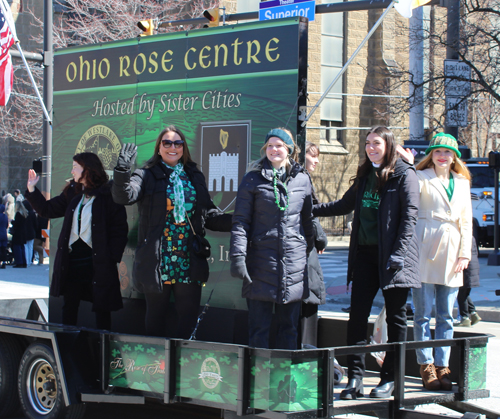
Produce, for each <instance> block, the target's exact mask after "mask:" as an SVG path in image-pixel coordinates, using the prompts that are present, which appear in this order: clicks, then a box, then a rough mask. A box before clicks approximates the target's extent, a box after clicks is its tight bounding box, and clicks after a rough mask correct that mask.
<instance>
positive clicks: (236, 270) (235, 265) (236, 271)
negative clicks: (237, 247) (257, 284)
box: [231, 256, 252, 282]
mask: <svg viewBox="0 0 500 419" xmlns="http://www.w3.org/2000/svg"><path fill="white" fill-rule="evenodd" d="M231 276H234V277H235V278H240V279H246V280H247V281H249V282H252V280H251V279H250V276H249V275H248V271H247V265H246V263H245V256H235V257H232V258H231Z"/></svg>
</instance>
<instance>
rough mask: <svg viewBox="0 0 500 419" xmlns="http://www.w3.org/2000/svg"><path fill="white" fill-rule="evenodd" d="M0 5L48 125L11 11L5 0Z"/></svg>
mask: <svg viewBox="0 0 500 419" xmlns="http://www.w3.org/2000/svg"><path fill="white" fill-rule="evenodd" d="M0 7H1V8H2V12H3V15H4V16H5V21H6V22H7V24H8V25H9V28H10V32H11V33H12V36H13V37H14V40H15V43H16V47H17V50H18V51H19V54H21V59H22V60H23V63H24V66H25V67H26V71H27V72H28V76H29V78H30V80H31V84H32V85H33V88H34V89H35V92H36V95H37V97H38V100H39V101H40V105H41V107H42V110H43V113H44V115H45V118H46V120H47V121H48V123H49V124H50V125H52V120H51V119H50V116H49V113H48V112H47V108H46V107H45V104H44V103H43V99H42V96H41V95H40V92H39V90H38V87H37V85H36V83H35V79H34V78H33V74H32V73H31V69H30V67H29V65H28V62H27V61H26V57H25V56H24V52H23V50H22V48H21V44H20V42H19V39H18V38H17V33H16V28H15V27H12V24H13V22H12V21H11V19H9V16H10V15H9V14H10V13H11V11H10V9H7V6H6V5H5V0H0Z"/></svg>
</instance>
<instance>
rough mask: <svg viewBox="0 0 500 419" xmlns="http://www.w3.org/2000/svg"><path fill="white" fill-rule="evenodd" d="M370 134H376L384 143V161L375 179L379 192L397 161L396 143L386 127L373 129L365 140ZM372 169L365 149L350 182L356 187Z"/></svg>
mask: <svg viewBox="0 0 500 419" xmlns="http://www.w3.org/2000/svg"><path fill="white" fill-rule="evenodd" d="M370 134H377V135H378V136H379V137H381V138H382V139H383V140H384V141H385V155H384V160H383V162H382V163H381V164H380V167H379V169H378V170H377V177H378V182H377V191H380V190H381V189H382V188H383V186H384V185H385V183H386V182H387V180H388V179H389V176H390V174H391V173H392V172H394V167H395V166H396V161H397V159H398V154H397V153H396V141H395V140H394V134H393V133H392V131H391V130H390V129H389V128H387V127H382V126H377V127H373V128H372V129H371V130H370V131H368V133H367V134H366V138H368V136H369V135H370ZM372 167H373V165H372V162H371V161H370V159H369V158H368V155H367V154H366V147H365V160H364V161H363V163H362V164H361V165H360V166H358V171H357V172H356V176H354V177H353V178H351V182H354V183H355V184H356V187H357V186H358V185H359V180H360V179H361V178H363V177H365V176H368V174H369V173H370V171H371V170H372Z"/></svg>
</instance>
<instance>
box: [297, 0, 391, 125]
mask: <svg viewBox="0 0 500 419" xmlns="http://www.w3.org/2000/svg"><path fill="white" fill-rule="evenodd" d="M393 7H394V1H392V2H391V3H390V4H389V6H387V9H385V10H384V13H382V14H381V15H380V17H379V19H378V20H377V21H376V22H375V24H374V25H373V27H372V28H371V29H370V32H368V35H366V37H365V39H363V41H362V42H361V44H359V46H358V48H356V51H354V53H353V54H352V55H351V57H350V58H349V59H348V60H347V62H346V63H345V64H344V66H343V67H342V70H340V72H339V73H338V74H337V76H336V77H335V78H334V79H333V81H332V82H331V83H330V85H329V86H328V87H327V88H326V90H325V92H324V93H323V95H322V96H321V97H320V98H319V100H318V101H317V102H316V104H315V105H314V106H313V108H312V110H311V112H309V115H307V117H306V119H305V120H304V122H302V124H301V126H302V127H305V126H306V124H307V121H309V119H310V118H311V116H312V115H313V114H314V112H316V109H318V107H319V105H321V102H323V100H324V99H325V97H326V95H328V93H329V92H330V90H332V87H333V86H334V85H335V83H337V81H338V80H339V79H340V77H342V74H344V73H345V72H346V70H347V67H349V65H350V64H351V62H352V60H354V58H355V57H356V55H358V52H359V51H361V48H363V47H364V46H365V44H366V43H367V42H368V40H369V39H370V38H371V36H372V35H373V34H374V32H375V31H376V30H377V28H378V27H379V26H380V24H381V23H382V21H383V20H384V18H385V16H386V15H387V13H389V12H390V11H391V9H392V8H393Z"/></svg>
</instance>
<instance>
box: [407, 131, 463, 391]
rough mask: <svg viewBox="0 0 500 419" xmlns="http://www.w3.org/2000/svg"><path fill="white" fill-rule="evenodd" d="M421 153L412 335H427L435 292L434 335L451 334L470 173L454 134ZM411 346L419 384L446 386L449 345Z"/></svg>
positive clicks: (460, 277)
mask: <svg viewBox="0 0 500 419" xmlns="http://www.w3.org/2000/svg"><path fill="white" fill-rule="evenodd" d="M402 154H403V153H402ZM425 154H426V157H425V158H424V159H423V160H422V161H421V162H420V163H419V164H418V165H417V176H418V179H419V185H420V206H419V212H418V222H417V227H416V231H417V237H418V239H419V242H420V275H421V279H422V287H421V288H419V289H414V290H413V303H414V305H415V320H414V328H413V331H414V338H415V340H416V341H426V340H430V339H431V331H430V319H431V316H432V315H431V312H432V308H433V300H434V298H435V300H436V304H435V310H436V327H435V333H434V338H435V339H452V338H453V305H454V303H455V300H456V298H457V294H458V289H459V287H461V286H462V284H463V270H464V269H466V268H467V266H468V264H469V261H470V258H471V246H472V222H471V220H472V205H471V197H470V179H471V177H470V173H469V171H468V169H467V167H466V166H465V165H464V163H463V162H462V161H461V160H460V157H461V153H460V151H459V150H458V143H457V140H456V139H455V137H453V136H452V135H449V134H444V133H440V134H437V135H435V136H434V137H433V138H432V140H431V142H430V145H429V147H428V148H427V150H426V151H425ZM406 156H407V155H405V157H406ZM416 352H417V362H418V363H419V364H420V375H421V376H422V381H423V383H424V387H425V388H426V389H428V390H451V388H452V382H451V380H450V369H449V359H450V347H449V346H447V347H437V348H435V350H434V356H433V351H432V348H422V349H417V350H416Z"/></svg>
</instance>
